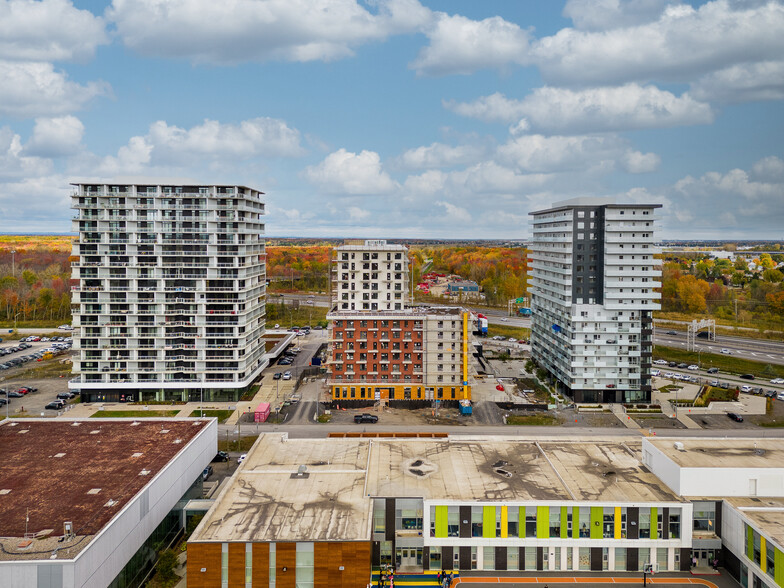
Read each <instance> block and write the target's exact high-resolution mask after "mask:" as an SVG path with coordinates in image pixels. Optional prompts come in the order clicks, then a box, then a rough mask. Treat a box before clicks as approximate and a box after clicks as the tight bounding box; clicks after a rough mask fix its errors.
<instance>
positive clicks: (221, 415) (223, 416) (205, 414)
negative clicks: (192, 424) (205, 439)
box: [189, 409, 234, 425]
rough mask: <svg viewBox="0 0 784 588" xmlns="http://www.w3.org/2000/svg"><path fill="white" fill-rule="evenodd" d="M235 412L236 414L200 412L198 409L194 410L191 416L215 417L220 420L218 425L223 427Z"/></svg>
mask: <svg viewBox="0 0 784 588" xmlns="http://www.w3.org/2000/svg"><path fill="white" fill-rule="evenodd" d="M233 412H234V411H233V410H198V409H197V410H194V411H193V412H192V413H191V414H190V415H189V416H191V417H194V418H202V417H207V418H212V417H215V418H217V419H218V424H219V425H222V424H223V423H225V422H226V419H227V418H229V417H230V416H231V415H232V413H233Z"/></svg>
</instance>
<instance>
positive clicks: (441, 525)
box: [436, 506, 449, 537]
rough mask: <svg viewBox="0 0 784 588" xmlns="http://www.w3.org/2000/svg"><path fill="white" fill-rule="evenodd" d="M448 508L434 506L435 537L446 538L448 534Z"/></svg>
mask: <svg viewBox="0 0 784 588" xmlns="http://www.w3.org/2000/svg"><path fill="white" fill-rule="evenodd" d="M448 517H449V507H448V506H436V537H446V536H447V534H448V522H449V518H448Z"/></svg>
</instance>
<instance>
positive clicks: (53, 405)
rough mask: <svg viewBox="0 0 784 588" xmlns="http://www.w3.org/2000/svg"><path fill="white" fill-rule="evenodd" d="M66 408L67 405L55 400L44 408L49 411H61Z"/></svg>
mask: <svg viewBox="0 0 784 588" xmlns="http://www.w3.org/2000/svg"><path fill="white" fill-rule="evenodd" d="M64 406H65V403H64V402H63V401H62V400H53V401H52V402H50V403H49V404H47V405H46V406H45V407H44V408H46V409H48V410H61V409H62V408H63V407H64Z"/></svg>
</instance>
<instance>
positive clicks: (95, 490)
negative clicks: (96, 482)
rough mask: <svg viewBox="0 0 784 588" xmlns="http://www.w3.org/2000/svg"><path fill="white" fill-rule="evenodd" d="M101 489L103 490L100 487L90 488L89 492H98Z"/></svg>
mask: <svg viewBox="0 0 784 588" xmlns="http://www.w3.org/2000/svg"><path fill="white" fill-rule="evenodd" d="M100 491H101V489H100V488H90V489H89V490H88V491H87V494H98V493H99V492H100Z"/></svg>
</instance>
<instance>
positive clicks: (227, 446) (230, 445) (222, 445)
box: [218, 435, 259, 451]
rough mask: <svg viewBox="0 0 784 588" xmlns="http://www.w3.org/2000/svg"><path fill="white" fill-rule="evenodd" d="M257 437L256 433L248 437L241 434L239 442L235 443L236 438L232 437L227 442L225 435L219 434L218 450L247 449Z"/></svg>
mask: <svg viewBox="0 0 784 588" xmlns="http://www.w3.org/2000/svg"><path fill="white" fill-rule="evenodd" d="M258 438H259V436H258V435H250V436H249V437H246V436H245V435H243V436H242V440H241V443H237V440H236V439H232V440H230V441H228V442H227V441H226V438H225V436H224V437H223V438H221V436H220V435H219V436H218V450H219V451H247V450H248V449H250V448H251V447H252V446H253V444H254V443H255V442H256V439H258Z"/></svg>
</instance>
